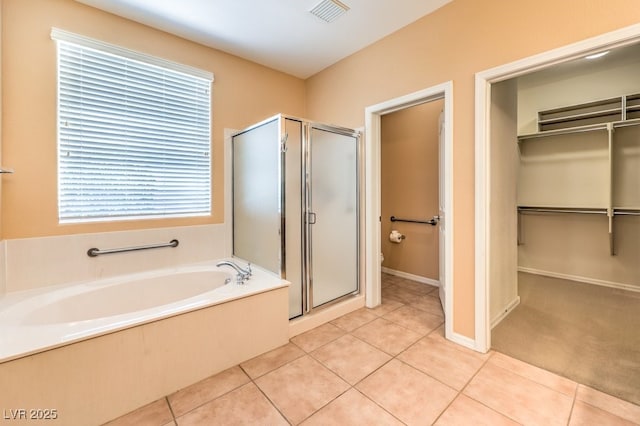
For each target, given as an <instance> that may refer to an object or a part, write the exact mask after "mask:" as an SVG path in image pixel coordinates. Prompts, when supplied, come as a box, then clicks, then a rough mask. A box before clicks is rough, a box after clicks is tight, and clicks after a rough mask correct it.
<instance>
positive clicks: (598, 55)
mask: <svg viewBox="0 0 640 426" xmlns="http://www.w3.org/2000/svg"><path fill="white" fill-rule="evenodd" d="M608 53H609V51H608V50H605V51H604V52H598V53H594V54H593V55H587V56H585V57H584V58H585V59H598V58H602V57H603V56H604V55H607V54H608Z"/></svg>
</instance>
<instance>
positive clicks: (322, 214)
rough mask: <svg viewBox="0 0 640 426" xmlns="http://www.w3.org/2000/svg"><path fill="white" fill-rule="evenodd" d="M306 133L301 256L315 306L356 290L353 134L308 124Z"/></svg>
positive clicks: (355, 152) (355, 143) (355, 145)
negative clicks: (305, 261)
mask: <svg viewBox="0 0 640 426" xmlns="http://www.w3.org/2000/svg"><path fill="white" fill-rule="evenodd" d="M310 136H311V138H310V143H309V145H308V147H309V148H308V150H309V157H308V158H309V160H308V165H307V167H308V169H307V174H308V177H307V182H308V185H309V186H308V188H307V197H308V198H307V200H308V201H307V202H308V210H307V229H308V231H307V232H308V242H307V244H308V253H307V256H308V268H309V270H308V274H309V279H310V287H311V291H310V298H311V300H310V302H311V303H310V305H311V307H313V308H315V307H318V306H320V305H323V304H325V303H328V302H331V301H333V300H336V299H338V298H340V297H342V296H346V295H349V294H352V293H355V292H357V291H358V289H359V286H358V285H359V280H358V272H359V263H358V241H359V232H358V214H359V213H358V198H359V194H358V140H359V138H358V137H357V136H356V135H354V134H343V133H337V132H336V131H335V130H333V129H330V128H321V127H313V126H312V127H311V129H310Z"/></svg>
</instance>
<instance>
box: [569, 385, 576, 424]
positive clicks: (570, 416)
mask: <svg viewBox="0 0 640 426" xmlns="http://www.w3.org/2000/svg"><path fill="white" fill-rule="evenodd" d="M578 386H579V385H578V384H576V388H575V390H574V391H573V401H571V410H569V418H568V419H567V425H570V424H571V418H572V417H573V409H574V408H575V406H576V401H577V399H578Z"/></svg>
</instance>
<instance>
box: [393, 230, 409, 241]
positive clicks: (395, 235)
mask: <svg viewBox="0 0 640 426" xmlns="http://www.w3.org/2000/svg"><path fill="white" fill-rule="evenodd" d="M405 238H407V237H406V236H405V235H403V234H401V233H400V232H398V231H397V230H395V229H394V230H392V231H391V233H390V234H389V241H391V242H392V243H400V242H401V241H402V240H404V239H405Z"/></svg>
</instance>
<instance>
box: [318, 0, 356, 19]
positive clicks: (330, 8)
mask: <svg viewBox="0 0 640 426" xmlns="http://www.w3.org/2000/svg"><path fill="white" fill-rule="evenodd" d="M347 10H349V6H347V5H346V4H343V3H340V2H339V1H338V0H322V1H321V2H320V3H318V4H316V5H315V6H314V7H313V9H311V10H310V11H309V12H311V14H312V15H315V16H317V17H318V18H320V19H322V20H323V21H325V22H329V23H331V22H333V21H335V20H336V19H338V18H339V17H341V16H342V15H343V14H344V13H345V12H346V11H347Z"/></svg>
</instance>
